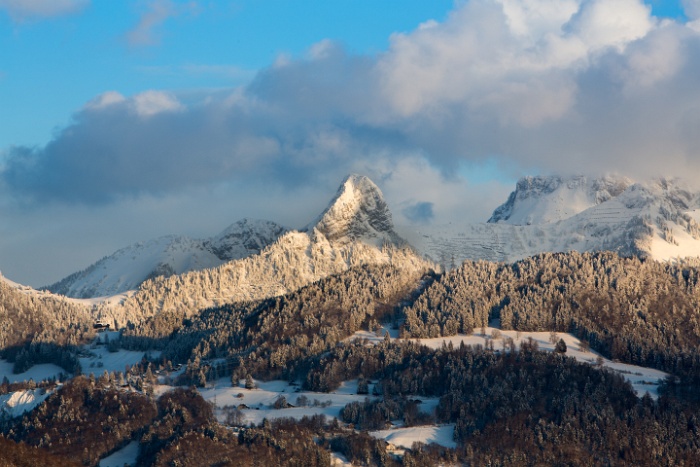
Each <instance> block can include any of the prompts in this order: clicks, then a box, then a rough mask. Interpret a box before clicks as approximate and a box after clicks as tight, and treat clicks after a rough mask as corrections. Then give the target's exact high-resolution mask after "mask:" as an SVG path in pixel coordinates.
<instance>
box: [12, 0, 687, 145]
mask: <svg viewBox="0 0 700 467" xmlns="http://www.w3.org/2000/svg"><path fill="white" fill-rule="evenodd" d="M158 3H162V4H163V5H164V8H166V9H169V10H171V11H169V12H168V13H167V14H166V13H164V15H163V16H164V18H163V19H162V20H160V21H154V24H153V25H152V27H151V28H145V29H144V31H147V32H148V33H146V34H145V35H144V37H143V38H142V39H143V40H141V41H139V40H136V39H133V40H131V41H130V39H129V38H130V34H132V33H133V32H135V30H136V28H137V27H138V25H139V24H140V23H141V21H142V20H143V18H144V17H145V16H147V15H148V14H149V13H150V12H152V11H153V5H155V4H158ZM453 3H454V2H453V0H430V1H424V0H387V1H376V0H375V1H372V0H338V1H323V0H303V1H298V2H295V1H291V0H264V1H260V0H257V1H256V0H241V1H218V2H189V1H184V2H175V1H173V2H172V3H171V2H147V1H118V2H115V1H105V0H102V1H95V2H92V3H90V4H86V5H85V6H84V7H82V8H77V9H76V10H75V11H73V12H69V13H66V14H64V15H57V16H55V17H54V16H48V17H44V16H40V15H30V16H28V17H19V18H15V19H14V20H13V18H12V16H11V15H10V13H9V12H8V11H7V10H5V11H4V12H3V11H2V10H0V44H2V50H3V53H2V55H0V73H1V74H0V102H1V103H2V107H3V111H2V112H1V113H0V128H2V129H3V130H2V131H1V132H0V148H5V147H7V146H10V145H13V144H22V145H43V144H45V143H46V142H48V141H49V139H50V138H51V135H52V132H53V130H54V129H55V128H59V127H62V126H64V125H66V124H67V123H68V122H69V121H70V119H71V115H72V113H73V112H74V111H76V110H77V109H79V108H80V107H82V106H83V105H84V104H85V103H86V102H87V101H89V100H90V99H92V98H93V97H94V96H96V95H98V94H100V93H102V92H105V91H109V90H116V91H119V92H120V93H122V94H125V95H132V94H135V93H138V92H140V91H144V90H148V89H167V90H188V89H199V88H213V87H230V86H236V85H240V84H243V83H245V82H246V81H248V80H249V79H250V78H251V77H252V76H253V75H254V74H255V72H256V70H259V69H261V68H265V67H267V66H269V65H270V64H271V63H273V62H274V61H275V60H276V59H277V58H278V57H279V56H280V55H289V56H291V57H299V56H301V55H303V54H304V53H305V51H306V50H307V49H308V48H309V47H310V46H311V45H312V44H314V43H317V42H319V41H321V40H323V39H333V40H337V41H339V42H341V43H342V44H344V45H345V46H346V47H347V48H348V50H349V51H350V52H352V53H358V54H376V53H379V52H381V51H383V50H386V48H387V45H388V40H389V36H390V35H391V34H392V33H394V32H408V31H411V30H413V29H415V28H416V27H417V26H418V25H419V24H420V23H422V22H424V21H427V20H429V19H435V20H438V21H442V20H444V19H445V17H446V16H447V14H448V12H449V11H450V10H451V8H452V6H453ZM646 3H647V4H649V5H650V6H651V7H652V9H653V12H654V14H655V15H657V16H663V17H671V18H682V17H683V9H682V7H681V5H680V2H679V1H673V0H647V2H646Z"/></svg>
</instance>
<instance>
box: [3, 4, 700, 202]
mask: <svg viewBox="0 0 700 467" xmlns="http://www.w3.org/2000/svg"><path fill="white" fill-rule="evenodd" d="M686 3H687V11H688V12H689V16H690V17H691V18H692V17H693V16H692V15H693V13H692V12H693V11H694V10H693V8H695V7H696V5H695V3H693V2H690V1H689V2H686ZM692 24H693V23H692V22H690V23H687V24H686V23H680V22H676V21H671V20H659V19H657V18H655V17H653V16H651V13H650V9H649V7H647V6H645V5H644V4H643V3H642V2H641V1H639V0H518V1H516V0H472V1H469V2H465V3H460V4H459V5H458V6H457V7H456V8H455V9H454V11H452V12H451V13H450V15H449V16H448V17H447V19H446V20H445V21H444V22H440V23H438V22H435V21H428V22H426V23H424V24H422V25H421V26H420V27H418V28H417V29H416V30H414V31H412V32H409V33H396V34H394V35H393V36H392V37H391V40H390V46H389V48H388V50H386V51H385V52H383V53H380V54H377V55H376V56H358V55H353V54H350V53H348V52H347V51H345V50H344V49H343V48H342V47H341V46H339V45H337V44H333V43H332V42H329V41H323V42H322V43H320V44H317V45H315V46H313V47H311V48H310V50H309V53H308V55H307V56H306V57H303V58H298V59H280V60H278V62H277V63H275V64H274V65H272V66H270V67H269V68H267V69H265V70H262V71H261V72H259V73H258V75H257V76H256V77H255V78H254V79H253V80H252V82H251V83H250V84H249V85H247V86H246V87H243V88H238V89H228V90H217V91H201V92H197V93H180V94H178V93H164V92H161V91H157V90H153V91H147V92H145V93H141V94H136V95H134V96H130V97H124V96H121V95H120V94H118V93H114V92H111V93H107V94H104V95H102V96H100V97H98V98H96V99H95V100H94V101H93V102H91V103H90V104H88V105H86V106H85V107H84V108H83V109H82V110H80V111H78V112H77V113H76V114H75V116H74V121H73V123H72V124H71V125H69V126H67V127H66V128H64V129H63V130H61V131H59V132H58V133H57V134H56V136H55V138H54V140H53V141H51V142H50V143H49V144H47V145H46V146H45V147H42V148H26V147H14V148H10V149H9V150H8V154H7V156H6V158H5V162H4V168H3V169H2V174H1V177H2V181H3V182H4V184H5V186H7V187H8V188H9V190H10V192H11V194H12V195H14V196H16V197H19V198H24V199H29V200H36V201H42V200H48V199H51V200H60V201H65V202H80V203H87V204H91V203H106V202H111V201H114V200H116V199H120V198H121V197H124V196H126V197H134V196H139V195H141V194H144V193H148V194H160V193H172V192H178V191H180V190H182V189H183V188H187V187H197V186H206V185H207V184H211V183H221V182H225V183H233V184H236V183H239V182H240V181H242V180H246V181H248V182H250V181H251V180H259V181H260V183H277V184H281V185H283V186H292V187H294V186H300V185H302V184H309V183H310V184H312V185H313V184H314V183H320V182H319V181H322V180H327V179H328V178H334V179H337V178H339V177H341V176H342V174H344V173H347V172H350V171H360V172H364V173H369V174H370V175H373V176H375V178H376V177H377V174H379V175H380V176H381V173H382V172H386V170H387V167H389V168H390V169H389V170H392V169H391V168H392V167H396V166H398V165H399V164H401V161H407V160H411V161H427V162H428V163H429V164H430V166H431V167H433V168H436V169H437V170H439V171H441V172H442V173H443V174H448V173H451V172H452V171H453V170H454V169H455V168H456V167H458V166H459V165H460V164H461V163H463V162H465V161H466V162H481V161H484V160H488V159H490V158H497V159H500V160H503V161H506V163H507V164H508V165H509V166H512V167H517V168H519V169H520V170H527V169H539V170H541V169H542V168H546V169H547V170H550V171H552V172H567V173H570V172H612V171H618V172H624V173H625V174H629V175H632V176H635V175H638V176H640V177H642V176H648V175H650V174H656V173H668V174H677V173H684V174H686V175H687V174H688V173H697V171H698V169H699V168H700V158H699V157H698V154H699V153H700V151H699V150H700V134H698V132H697V131H696V129H697V127H698V123H700V122H698V119H700V91H698V89H700V88H698V86H697V76H700V73H699V72H700V70H699V69H698V68H699V67H700V33H699V32H698V29H700V28H694V27H693V26H692ZM423 201H425V200H414V202H423Z"/></svg>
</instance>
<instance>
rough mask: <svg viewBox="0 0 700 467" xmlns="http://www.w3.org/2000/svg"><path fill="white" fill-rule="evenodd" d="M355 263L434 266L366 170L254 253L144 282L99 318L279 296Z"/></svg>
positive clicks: (179, 310)
mask: <svg viewBox="0 0 700 467" xmlns="http://www.w3.org/2000/svg"><path fill="white" fill-rule="evenodd" d="M362 264H394V265H397V266H399V267H401V268H411V269H414V270H422V269H425V270H427V269H428V268H430V267H432V266H433V263H430V262H428V261H426V260H424V259H423V258H422V257H421V256H420V255H419V254H417V253H416V252H415V250H413V249H412V248H410V247H409V246H408V245H407V244H406V241H405V240H403V239H402V238H401V237H399V236H398V234H396V232H395V231H394V225H393V221H392V218H391V213H390V212H389V209H388V208H387V205H386V202H385V201H384V198H383V196H382V193H381V191H380V190H379V188H377V186H376V185H375V184H374V183H373V182H372V181H371V180H369V179H368V178H367V177H364V176H358V175H351V176H349V177H348V178H346V179H345V181H344V182H343V183H342V184H341V186H340V189H339V190H338V193H337V195H336V196H335V198H334V199H333V200H332V201H331V203H330V204H329V206H328V208H327V209H326V210H324V211H323V213H322V214H321V215H320V216H319V217H318V218H317V220H316V221H314V222H312V223H310V224H309V225H308V226H307V227H306V228H305V229H304V230H303V231H290V232H286V233H284V234H283V235H281V236H280V237H279V238H278V239H277V240H276V241H275V242H274V243H272V244H271V245H269V246H267V247H266V248H265V249H263V250H262V251H261V252H260V253H259V254H255V255H251V256H249V257H247V258H243V259H239V260H234V261H229V262H227V263H225V264H222V265H220V266H217V267H215V268H211V269H203V270H196V271H190V272H188V273H185V274H178V275H172V276H170V277H157V278H154V279H151V280H148V281H146V282H144V283H143V284H142V285H141V287H140V288H139V290H138V291H137V292H136V293H135V294H134V295H133V296H131V297H129V298H127V299H126V300H125V301H124V302H123V304H122V305H121V306H120V307H116V308H115V307H108V306H105V307H103V309H102V310H101V311H100V313H101V317H102V318H104V319H116V320H120V321H121V322H123V320H124V319H131V320H139V319H141V318H143V317H144V313H148V314H151V313H153V314H155V313H160V312H177V313H182V314H184V315H188V314H191V313H193V312H196V311H197V310H201V309H204V308H207V307H211V306H216V305H222V304H225V303H231V302H236V301H243V300H255V299H261V298H267V297H272V296H277V295H282V294H285V293H287V292H290V291H293V290H296V289H298V288H300V287H303V286H304V285H307V284H309V283H311V282H314V281H317V280H319V279H322V278H324V277H327V276H329V275H332V274H338V273H340V272H343V271H346V270H348V269H349V268H351V267H354V266H359V265H362Z"/></svg>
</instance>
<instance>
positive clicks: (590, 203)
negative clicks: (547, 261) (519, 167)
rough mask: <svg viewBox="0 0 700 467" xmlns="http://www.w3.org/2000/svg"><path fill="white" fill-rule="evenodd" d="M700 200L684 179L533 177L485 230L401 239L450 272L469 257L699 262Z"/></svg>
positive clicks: (428, 232) (424, 230) (430, 232)
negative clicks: (575, 255) (606, 256)
mask: <svg viewBox="0 0 700 467" xmlns="http://www.w3.org/2000/svg"><path fill="white" fill-rule="evenodd" d="M699 198H700V196H698V193H695V192H694V191H693V190H691V189H689V188H687V187H686V186H685V185H684V184H683V183H682V182H680V181H678V180H666V179H658V180H652V181H649V182H644V183H631V182H629V180H627V179H624V178H613V177H607V178H602V179H592V180H591V179H586V178H585V177H574V178H570V179H563V178H561V177H535V178H530V177H528V178H524V179H521V180H520V181H519V182H518V187H517V188H516V191H515V192H513V193H512V194H511V196H510V197H509V199H508V201H507V202H506V203H505V204H503V205H501V206H500V207H499V208H497V209H496V211H495V212H494V214H493V216H492V217H491V219H490V220H489V222H488V223H486V224H461V225H460V224H450V225H442V226H426V227H421V228H419V229H417V228H404V229H403V230H402V231H401V233H402V235H403V236H404V237H405V238H407V240H408V241H409V242H410V243H411V244H412V245H413V246H415V247H416V248H417V249H418V250H419V251H420V252H421V253H423V254H425V255H428V256H429V257H431V258H433V259H434V260H435V261H438V262H440V263H441V264H443V265H444V266H445V267H450V266H451V265H452V264H455V265H458V264H459V263H461V262H462V261H463V260H465V259H472V260H476V259H485V260H490V261H516V260H518V259H522V258H525V257H527V256H532V255H535V254H538V253H542V252H555V251H572V250H576V251H597V250H610V251H615V252H617V253H619V254H622V255H640V256H644V257H651V258H654V259H658V260H670V259H675V258H686V257H696V256H700V227H698V224H697V223H696V221H695V218H694V216H696V213H698V212H700V211H698V208H700V203H699V202H698V199H699Z"/></svg>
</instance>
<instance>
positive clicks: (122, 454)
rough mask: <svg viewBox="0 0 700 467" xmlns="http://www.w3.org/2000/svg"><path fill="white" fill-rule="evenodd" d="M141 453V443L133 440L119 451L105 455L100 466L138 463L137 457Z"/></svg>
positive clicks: (116, 466)
mask: <svg viewBox="0 0 700 467" xmlns="http://www.w3.org/2000/svg"><path fill="white" fill-rule="evenodd" d="M138 455H139V443H137V442H136V441H132V442H130V443H129V444H127V445H126V446H124V447H123V448H121V449H120V450H118V451H117V452H114V453H112V454H111V455H109V456H107V457H105V458H104V459H102V460H101V461H100V463H99V464H98V465H99V466H100V467H123V466H124V465H136V457H137V456H138Z"/></svg>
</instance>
